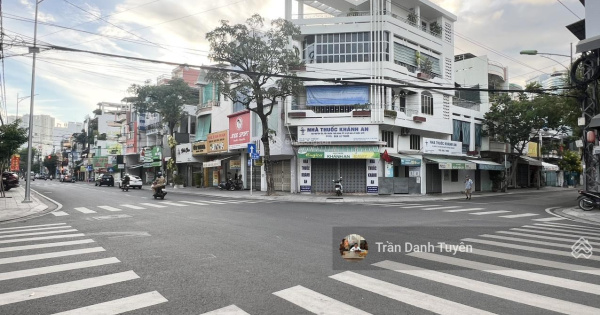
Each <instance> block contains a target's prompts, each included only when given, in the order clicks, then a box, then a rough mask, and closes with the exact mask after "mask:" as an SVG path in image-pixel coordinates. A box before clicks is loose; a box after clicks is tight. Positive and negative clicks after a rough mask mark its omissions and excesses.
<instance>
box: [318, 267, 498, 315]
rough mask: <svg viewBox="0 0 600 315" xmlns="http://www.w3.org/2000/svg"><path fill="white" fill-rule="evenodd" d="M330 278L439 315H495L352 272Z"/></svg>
mask: <svg viewBox="0 0 600 315" xmlns="http://www.w3.org/2000/svg"><path fill="white" fill-rule="evenodd" d="M329 278H331V279H334V280H337V281H340V282H343V283H346V284H349V285H352V286H355V287H357V288H361V289H363V290H366V291H369V292H373V293H376V294H379V295H382V296H385V297H387V298H390V299H393V300H396V301H400V302H402V303H406V304H409V305H412V306H415V307H418V308H422V309H424V310H428V311H430V312H433V313H437V314H448V315H455V314H493V313H490V312H487V311H484V310H480V309H477V308H474V307H471V306H468V305H464V304H460V303H457V302H453V301H449V300H446V299H442V298H439V297H437V296H434V295H430V294H427V293H423V292H419V291H415V290H412V289H409V288H405V287H401V286H399V285H395V284H391V283H388V282H385V281H381V280H378V279H374V278H371V277H367V276H363V275H361V274H358V273H355V272H352V271H344V272H342V273H338V274H335V275H333V276H329ZM340 314H343V313H340Z"/></svg>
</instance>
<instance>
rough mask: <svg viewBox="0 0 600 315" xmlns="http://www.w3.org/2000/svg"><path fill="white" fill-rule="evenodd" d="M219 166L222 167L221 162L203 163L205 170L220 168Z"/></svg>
mask: <svg viewBox="0 0 600 315" xmlns="http://www.w3.org/2000/svg"><path fill="white" fill-rule="evenodd" d="M219 166H221V160H214V161H209V162H204V163H202V167H204V168H208V167H219Z"/></svg>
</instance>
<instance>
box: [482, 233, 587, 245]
mask: <svg viewBox="0 0 600 315" xmlns="http://www.w3.org/2000/svg"><path fill="white" fill-rule="evenodd" d="M479 236H480V237H487V238H494V239H498V240H505V241H515V242H521V243H529V244H536V245H545V246H550V247H560V248H571V246H573V244H557V243H550V242H544V241H536V240H529V239H525V238H519V237H510V236H501V235H493V234H483V235H479ZM575 241H576V240H573V243H575Z"/></svg>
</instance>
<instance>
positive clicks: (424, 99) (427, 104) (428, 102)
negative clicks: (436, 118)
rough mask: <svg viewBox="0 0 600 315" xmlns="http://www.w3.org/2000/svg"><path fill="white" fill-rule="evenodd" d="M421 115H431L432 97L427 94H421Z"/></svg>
mask: <svg viewBox="0 0 600 315" xmlns="http://www.w3.org/2000/svg"><path fill="white" fill-rule="evenodd" d="M421 113H422V114H424V115H433V96H431V93H429V92H423V94H421Z"/></svg>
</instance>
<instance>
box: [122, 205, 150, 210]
mask: <svg viewBox="0 0 600 315" xmlns="http://www.w3.org/2000/svg"><path fill="white" fill-rule="evenodd" d="M121 207H125V208H129V209H134V210H143V209H146V208H144V207H139V206H134V205H121Z"/></svg>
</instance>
